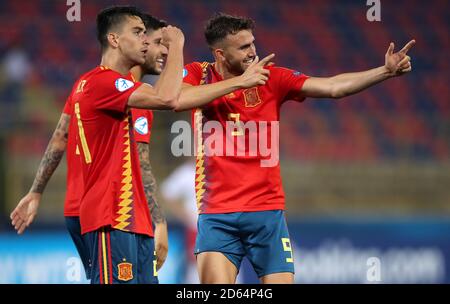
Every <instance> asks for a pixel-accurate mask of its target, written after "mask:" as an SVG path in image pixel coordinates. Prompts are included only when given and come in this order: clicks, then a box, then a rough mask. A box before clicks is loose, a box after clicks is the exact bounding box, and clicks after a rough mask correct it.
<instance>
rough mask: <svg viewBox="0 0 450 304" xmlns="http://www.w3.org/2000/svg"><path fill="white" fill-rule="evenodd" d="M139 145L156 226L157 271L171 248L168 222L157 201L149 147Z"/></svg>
mask: <svg viewBox="0 0 450 304" xmlns="http://www.w3.org/2000/svg"><path fill="white" fill-rule="evenodd" d="M137 145H138V153H139V161H140V164H141V172H142V181H143V184H144V192H145V197H146V198H147V202H148V207H149V209H150V214H151V216H152V221H153V223H154V224H155V251H156V259H157V260H156V269H157V270H159V269H160V268H161V267H162V265H163V264H164V261H165V260H166V258H167V252H168V248H169V245H168V234H167V222H166V217H165V215H164V212H163V210H162V209H161V207H160V206H159V204H158V202H157V201H156V180H155V177H154V176H153V173H152V167H151V165H150V149H149V145H148V144H147V143H141V142H139V143H138V144H137Z"/></svg>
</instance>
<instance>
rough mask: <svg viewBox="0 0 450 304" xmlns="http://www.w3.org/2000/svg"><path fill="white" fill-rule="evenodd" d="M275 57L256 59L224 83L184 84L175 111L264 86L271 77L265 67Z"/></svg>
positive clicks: (199, 105)
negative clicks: (246, 89) (237, 91)
mask: <svg viewBox="0 0 450 304" xmlns="http://www.w3.org/2000/svg"><path fill="white" fill-rule="evenodd" d="M273 57H275V55H274V54H270V55H269V56H267V57H265V58H264V59H262V60H261V61H259V59H258V57H256V58H255V60H254V61H253V63H252V64H251V65H250V66H249V67H248V68H247V70H246V71H245V72H244V73H243V74H242V75H241V76H236V77H233V78H230V79H227V80H224V81H219V82H216V83H213V84H206V85H202V86H192V85H190V84H186V83H184V84H183V87H182V89H181V94H180V98H179V101H178V106H177V107H176V108H175V111H184V110H189V109H193V108H198V107H201V106H203V105H205V104H207V103H209V102H211V101H213V100H214V99H216V98H219V97H222V96H224V95H227V94H229V93H231V92H234V91H236V90H239V89H243V88H251V87H254V86H257V85H264V84H265V83H266V81H267V80H268V79H269V75H270V72H269V70H267V69H265V68H264V66H266V65H268V64H269V63H270V60H272V58H273Z"/></svg>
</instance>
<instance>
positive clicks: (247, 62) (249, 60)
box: [244, 57, 255, 64]
mask: <svg viewBox="0 0 450 304" xmlns="http://www.w3.org/2000/svg"><path fill="white" fill-rule="evenodd" d="M254 60H255V57H252V58H248V59H245V60H244V63H245V64H251V63H252V62H253V61H254Z"/></svg>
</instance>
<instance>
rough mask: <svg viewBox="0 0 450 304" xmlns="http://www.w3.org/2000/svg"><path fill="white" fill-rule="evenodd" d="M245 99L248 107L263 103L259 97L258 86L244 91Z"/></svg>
mask: <svg viewBox="0 0 450 304" xmlns="http://www.w3.org/2000/svg"><path fill="white" fill-rule="evenodd" d="M244 99H245V106H246V107H256V106H257V105H259V104H260V103H261V98H259V94H258V88H256V87H255V88H250V89H247V90H245V91H244Z"/></svg>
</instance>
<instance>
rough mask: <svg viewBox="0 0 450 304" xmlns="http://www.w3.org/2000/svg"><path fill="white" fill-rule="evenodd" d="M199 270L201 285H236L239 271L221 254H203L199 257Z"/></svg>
mask: <svg viewBox="0 0 450 304" xmlns="http://www.w3.org/2000/svg"><path fill="white" fill-rule="evenodd" d="M197 269H198V274H199V277H200V283H201V284H234V283H235V282H236V276H237V273H238V270H237V269H236V266H234V264H233V263H231V261H230V260H228V259H227V257H226V256H224V255H223V254H222V253H220V252H202V253H199V254H198V255H197Z"/></svg>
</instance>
